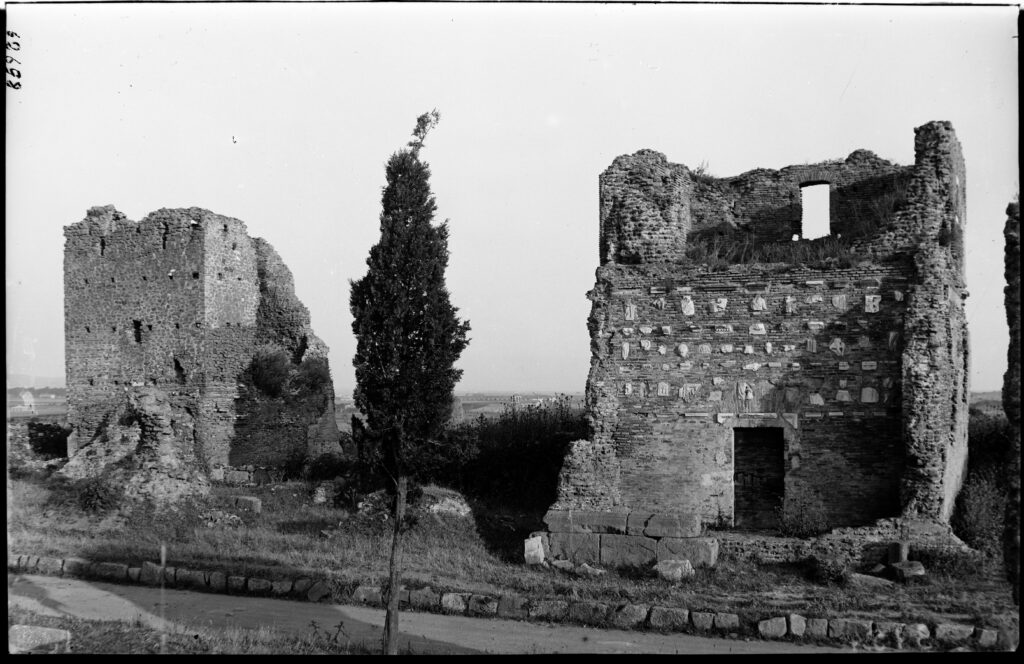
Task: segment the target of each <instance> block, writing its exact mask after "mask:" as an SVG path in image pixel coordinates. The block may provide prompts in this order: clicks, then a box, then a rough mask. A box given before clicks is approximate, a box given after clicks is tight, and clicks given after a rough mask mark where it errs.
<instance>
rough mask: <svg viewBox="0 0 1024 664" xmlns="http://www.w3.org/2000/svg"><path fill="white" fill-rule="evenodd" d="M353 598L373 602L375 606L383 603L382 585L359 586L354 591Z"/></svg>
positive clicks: (363, 601)
mask: <svg viewBox="0 0 1024 664" xmlns="http://www.w3.org/2000/svg"><path fill="white" fill-rule="evenodd" d="M352 599H353V600H354V601H356V602H362V603H363V604H372V605H373V606H380V605H381V604H383V598H382V595H381V592H380V587H378V586H357V587H356V589H355V591H354V592H353V593H352Z"/></svg>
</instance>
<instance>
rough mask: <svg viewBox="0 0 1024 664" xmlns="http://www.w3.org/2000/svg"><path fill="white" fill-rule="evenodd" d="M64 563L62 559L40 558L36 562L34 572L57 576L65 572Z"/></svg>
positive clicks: (33, 566)
mask: <svg viewBox="0 0 1024 664" xmlns="http://www.w3.org/2000/svg"><path fill="white" fill-rule="evenodd" d="M63 569H64V561H63V560H61V559H60V558H50V557H49V556H40V557H38V558H36V559H35V560H34V563H33V565H32V570H33V571H34V572H35V573H36V574H48V575H53V576H57V575H59V574H61V573H62V572H63Z"/></svg>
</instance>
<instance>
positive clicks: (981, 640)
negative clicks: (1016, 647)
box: [974, 628, 999, 648]
mask: <svg viewBox="0 0 1024 664" xmlns="http://www.w3.org/2000/svg"><path fill="white" fill-rule="evenodd" d="M974 635H975V637H976V638H977V640H978V645H979V646H981V647H982V648H994V647H995V645H996V643H998V642H999V632H998V631H997V630H994V629H984V628H979V629H977V630H976V631H975V633H974Z"/></svg>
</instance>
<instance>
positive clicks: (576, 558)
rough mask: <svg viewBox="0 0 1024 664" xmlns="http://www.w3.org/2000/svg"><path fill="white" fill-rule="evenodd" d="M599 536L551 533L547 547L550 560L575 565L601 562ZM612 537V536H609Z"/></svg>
mask: <svg viewBox="0 0 1024 664" xmlns="http://www.w3.org/2000/svg"><path fill="white" fill-rule="evenodd" d="M601 537H602V536H601V535H594V534H590V533H551V534H550V535H549V536H548V546H549V547H550V548H551V557H552V558H561V559H564V560H570V561H573V562H576V563H582V562H588V561H589V562H592V563H599V562H600V561H601ZM610 537H614V535H612V536H610Z"/></svg>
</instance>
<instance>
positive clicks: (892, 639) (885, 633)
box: [875, 621, 907, 648]
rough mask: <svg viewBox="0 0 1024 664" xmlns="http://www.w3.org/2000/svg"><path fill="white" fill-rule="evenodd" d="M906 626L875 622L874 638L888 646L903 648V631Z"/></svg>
mask: <svg viewBox="0 0 1024 664" xmlns="http://www.w3.org/2000/svg"><path fill="white" fill-rule="evenodd" d="M906 627H907V626H906V624H904V623H899V622H887V621H882V622H877V621H876V622H875V638H876V639H878V640H879V641H882V642H884V643H887V644H888V645H891V646H894V647H896V648H900V647H902V646H903V630H905V629H906Z"/></svg>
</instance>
